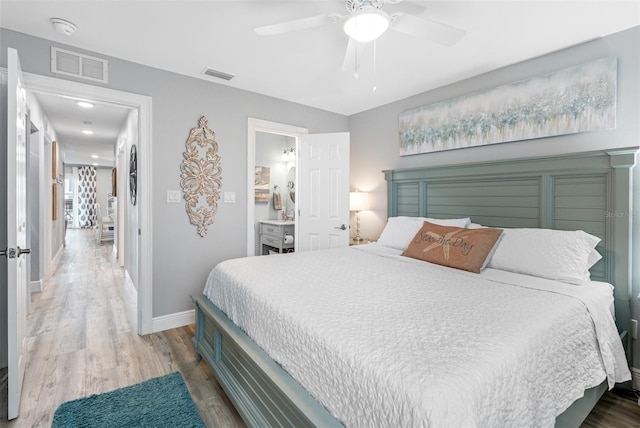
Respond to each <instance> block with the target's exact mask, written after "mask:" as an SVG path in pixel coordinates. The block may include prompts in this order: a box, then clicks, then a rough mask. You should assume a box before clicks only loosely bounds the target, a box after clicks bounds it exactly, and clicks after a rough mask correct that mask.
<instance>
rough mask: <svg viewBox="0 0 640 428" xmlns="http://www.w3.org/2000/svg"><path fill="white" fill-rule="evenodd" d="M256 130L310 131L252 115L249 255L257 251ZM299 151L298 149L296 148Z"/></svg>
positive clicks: (288, 133)
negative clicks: (255, 193) (255, 192)
mask: <svg viewBox="0 0 640 428" xmlns="http://www.w3.org/2000/svg"><path fill="white" fill-rule="evenodd" d="M256 131H263V132H268V133H270V134H279V135H286V136H289V137H295V138H296V145H297V144H298V136H299V135H306V134H308V133H309V130H308V129H307V128H301V127H299V126H294V125H286V124H284V123H277V122H269V121H268V120H262V119H254V118H253V117H250V118H249V120H248V126H247V188H248V190H249V191H248V192H247V256H254V255H255V252H256V240H255V195H254V189H253V187H254V186H253V183H255V169H256ZM296 153H297V150H296Z"/></svg>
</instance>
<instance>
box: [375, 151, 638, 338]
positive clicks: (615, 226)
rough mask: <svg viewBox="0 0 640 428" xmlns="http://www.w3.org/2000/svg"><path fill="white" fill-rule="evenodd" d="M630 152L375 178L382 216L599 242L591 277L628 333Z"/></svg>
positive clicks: (632, 160) (450, 167) (632, 158)
mask: <svg viewBox="0 0 640 428" xmlns="http://www.w3.org/2000/svg"><path fill="white" fill-rule="evenodd" d="M637 151H638V147H628V148H622V149H613V150H607V151H594V152H582V153H573V154H570V155H562V156H550V157H536V158H523V159H512V160H505V161H494V162H483V163H473V164H455V165H441V166H429V167H423V168H411V169H401V170H388V171H383V172H384V174H385V179H386V180H387V197H388V207H387V209H388V215H389V216H390V217H393V216H399V215H404V216H421V217H432V218H455V217H471V220H472V221H473V222H475V223H480V224H483V225H486V226H500V227H541V228H549V229H562V230H579V229H581V230H584V231H585V232H587V233H590V234H592V235H595V236H598V237H600V238H601V239H602V241H601V242H600V244H599V246H598V248H597V249H598V251H599V252H600V254H602V256H603V258H602V260H600V261H599V262H598V263H597V264H596V265H595V266H594V267H593V268H592V269H591V277H592V279H593V280H596V281H605V282H609V283H611V284H613V285H614V286H615V306H616V318H617V320H616V322H617V324H618V329H619V330H620V331H622V330H627V331H628V329H629V323H630V319H631V316H630V313H631V309H630V299H631V171H632V170H631V168H632V167H633V166H634V165H635V155H636V152H637Z"/></svg>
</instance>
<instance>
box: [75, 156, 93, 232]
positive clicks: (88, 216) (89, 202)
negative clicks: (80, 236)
mask: <svg viewBox="0 0 640 428" xmlns="http://www.w3.org/2000/svg"><path fill="white" fill-rule="evenodd" d="M96 177H97V171H96V168H95V167H93V166H81V167H79V168H78V210H77V212H78V217H77V218H78V226H80V227H82V228H87V227H93V226H95V224H96V202H97V201H96V181H97V180H96Z"/></svg>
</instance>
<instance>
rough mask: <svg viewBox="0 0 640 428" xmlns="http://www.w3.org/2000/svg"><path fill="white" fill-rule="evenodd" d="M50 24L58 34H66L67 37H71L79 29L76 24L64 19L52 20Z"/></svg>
mask: <svg viewBox="0 0 640 428" xmlns="http://www.w3.org/2000/svg"><path fill="white" fill-rule="evenodd" d="M49 22H50V23H51V25H53V28H55V30H56V31H57V32H58V33H61V34H64V35H65V36H71V35H72V34H73V33H75V32H76V30H77V29H78V27H76V24H74V23H73V22H70V21H67V20H66V19H62V18H51V19H50V20H49Z"/></svg>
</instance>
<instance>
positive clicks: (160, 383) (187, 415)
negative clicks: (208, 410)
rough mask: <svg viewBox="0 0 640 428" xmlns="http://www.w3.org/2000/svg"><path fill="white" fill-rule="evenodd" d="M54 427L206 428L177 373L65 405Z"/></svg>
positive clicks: (63, 404) (56, 417)
mask: <svg viewBox="0 0 640 428" xmlns="http://www.w3.org/2000/svg"><path fill="white" fill-rule="evenodd" d="M51 427H52V428H63V427H64V428H74V427H92V428H94V427H96V428H97V427H109V428H112V427H132V428H133V427H136V428H137V427H145V428H147V427H185V428H187V427H189V428H205V425H204V424H203V423H202V419H201V418H200V415H199V414H198V410H197V409H196V406H195V404H194V403H193V400H192V399H191V395H190V394H189V390H188V389H187V385H185V383H184V379H183V378H182V375H181V374H180V373H178V372H175V373H171V374H168V375H166V376H161V377H157V378H155V379H150V380H147V381H145V382H142V383H138V384H136V385H131V386H127V387H125V388H120V389H116V390H115V391H111V392H105V393H104V394H96V395H91V396H89V397H85V398H80V399H78V400H73V401H67V402H66V403H62V404H61V405H60V407H58V409H57V410H56V412H55V414H54V415H53V423H52V424H51Z"/></svg>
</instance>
